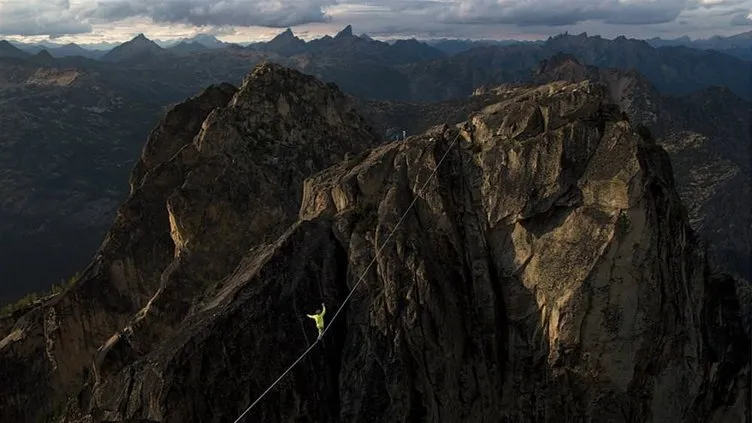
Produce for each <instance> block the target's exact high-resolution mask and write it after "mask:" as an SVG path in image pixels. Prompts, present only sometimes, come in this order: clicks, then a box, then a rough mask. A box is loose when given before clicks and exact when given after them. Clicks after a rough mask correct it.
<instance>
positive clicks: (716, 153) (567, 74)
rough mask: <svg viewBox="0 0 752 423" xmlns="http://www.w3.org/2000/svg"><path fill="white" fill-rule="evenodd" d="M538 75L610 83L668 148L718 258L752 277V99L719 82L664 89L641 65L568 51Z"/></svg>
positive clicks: (696, 220) (613, 93) (692, 212)
mask: <svg viewBox="0 0 752 423" xmlns="http://www.w3.org/2000/svg"><path fill="white" fill-rule="evenodd" d="M535 79H536V80H537V82H538V83H543V82H550V81H557V80H565V81H583V80H585V79H591V80H596V81H600V82H601V83H603V84H605V85H606V86H607V87H608V88H609V96H610V98H611V99H612V101H614V102H615V103H617V104H619V106H620V108H621V109H622V110H624V111H625V112H626V113H627V114H628V115H629V117H630V119H631V120H632V122H633V123H635V124H641V125H645V126H647V127H648V128H649V129H650V130H651V132H652V133H653V134H654V136H655V137H656V138H657V141H658V143H659V144H660V145H662V146H663V147H664V148H665V149H666V150H667V151H668V153H669V154H670V156H671V163H672V167H673V170H674V175H675V178H676V180H677V186H678V190H679V194H680V195H681V197H682V199H683V201H684V203H685V204H686V205H687V206H688V208H689V218H690V223H691V225H692V226H693V228H694V229H695V230H697V231H699V232H700V233H701V234H702V235H703V236H705V237H706V238H707V239H708V240H709V241H710V250H711V254H712V257H713V261H714V262H715V263H717V264H718V265H720V266H721V267H722V268H724V269H726V270H728V271H731V272H733V273H734V274H736V275H739V276H742V277H744V278H746V279H747V280H750V281H752V273H750V271H751V270H752V269H750V266H749V257H752V196H751V194H750V190H749V187H750V186H752V167H751V164H752V155H751V154H752V151H750V145H751V144H752V138H751V137H750V136H751V135H752V134H750V132H749V128H750V127H752V126H751V125H752V121H751V120H750V119H752V103H750V102H747V101H744V100H742V99H740V98H739V97H737V96H736V95H734V94H733V93H732V92H730V91H729V90H727V89H720V88H710V89H707V90H703V91H700V92H697V93H695V94H693V95H690V96H683V97H670V96H665V95H662V94H661V93H659V92H658V90H657V89H656V88H654V87H653V86H652V85H651V84H650V83H649V82H648V81H647V80H646V78H644V77H643V76H642V75H640V74H639V73H637V72H635V71H628V72H624V71H620V70H617V69H599V68H595V67H589V66H584V65H582V64H580V63H579V62H578V61H577V60H575V59H574V58H573V57H571V56H568V55H557V56H555V57H552V58H551V59H549V60H547V61H545V62H544V63H543V64H542V66H541V68H540V70H539V72H538V74H537V75H536V78H535Z"/></svg>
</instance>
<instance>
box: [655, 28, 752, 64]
mask: <svg viewBox="0 0 752 423" xmlns="http://www.w3.org/2000/svg"><path fill="white" fill-rule="evenodd" d="M646 41H647V42H648V43H650V45H652V46H654V47H667V46H684V47H691V48H696V49H701V50H717V51H720V52H722V53H726V54H730V55H732V56H736V57H739V58H741V59H744V60H752V31H747V32H743V33H741V34H736V35H732V36H730V37H721V36H714V37H710V38H707V39H700V40H692V39H690V38H689V37H687V36H684V37H679V38H673V39H662V38H650V39H648V40H646Z"/></svg>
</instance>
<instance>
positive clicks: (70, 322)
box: [0, 63, 749, 423]
mask: <svg viewBox="0 0 752 423" xmlns="http://www.w3.org/2000/svg"><path fill="white" fill-rule="evenodd" d="M484 95H485V96H487V98H488V99H489V101H490V103H488V104H486V105H483V106H481V107H478V108H477V109H475V110H473V112H472V113H471V114H470V115H469V116H468V119H467V120H466V121H465V122H463V123H461V124H459V125H448V124H444V125H438V126H435V127H433V128H431V129H429V130H427V131H426V132H424V133H421V134H415V135H413V136H411V137H410V138H408V139H407V140H404V141H397V142H392V143H388V144H384V145H376V140H375V139H374V137H372V136H371V134H370V131H369V128H368V127H367V125H365V124H364V121H363V119H362V118H361V117H360V116H359V115H358V114H357V113H356V112H355V110H354V109H353V107H352V104H351V103H350V101H349V99H348V98H347V97H346V96H345V95H343V94H342V93H341V92H340V91H339V90H338V89H337V88H336V87H334V86H332V85H330V84H324V83H322V82H320V81H318V80H316V79H315V78H313V77H311V76H308V75H304V74H302V73H300V72H297V71H293V70H290V69H287V68H284V67H281V66H279V65H276V64H273V63H262V64H260V65H258V66H257V67H256V68H255V69H254V70H253V72H251V73H250V74H249V75H248V76H247V77H246V78H245V79H244V80H243V83H242V85H241V86H240V87H239V88H236V87H233V86H231V85H229V84H223V85H220V86H213V87H210V88H208V89H207V90H205V91H204V92H202V93H200V94H199V95H197V96H196V97H193V98H191V99H188V100H186V101H185V102H183V103H181V104H179V105H176V106H175V107H173V108H172V109H171V110H170V111H169V112H168V113H167V115H166V116H165V118H164V119H163V120H162V121H161V122H160V123H159V125H157V127H156V128H155V129H154V130H153V131H152V133H151V134H150V135H149V138H148V140H147V143H146V146H145V147H144V151H143V153H142V157H141V159H140V161H139V164H138V165H137V166H136V169H134V172H133V176H132V178H131V181H132V187H133V188H132V192H131V194H130V196H129V198H128V199H127V200H126V202H125V204H123V206H122V207H121V208H120V210H119V212H118V216H117V218H116V220H115V223H114V225H113V228H112V229H111V231H110V233H109V234H108V236H107V239H106V240H105V242H104V243H103V245H102V248H101V249H100V252H99V254H98V256H97V258H96V259H95V260H94V262H93V263H92V264H91V265H90V266H89V268H87V270H86V271H85V272H84V274H83V275H82V276H81V279H80V280H79V282H78V283H77V284H75V285H74V286H73V287H72V288H71V289H70V290H68V291H67V292H65V293H63V294H61V295H58V296H56V297H54V298H52V299H50V300H46V302H45V303H44V304H42V305H40V306H36V307H35V308H34V309H33V310H31V311H28V312H25V313H24V315H23V316H21V317H19V318H17V319H16V320H15V321H14V322H12V323H8V322H5V321H0V323H1V324H0V330H2V332H0V372H2V373H0V377H2V379H3V380H4V381H5V383H3V384H0V415H2V416H7V418H8V419H9V421H21V420H23V419H24V418H29V417H33V418H35V419H36V418H39V419H41V418H43V417H45V416H48V415H50V414H52V413H53V412H56V413H57V414H56V415H57V416H60V420H61V421H62V422H65V423H83V422H91V421H102V422H104V421H152V422H153V421H161V422H169V423H172V422H185V423H194V422H196V423H197V422H205V421H232V420H233V419H235V418H236V417H237V416H238V415H239V414H240V413H241V412H242V411H243V410H244V409H245V408H246V407H247V405H248V404H249V402H250V401H252V400H253V399H255V398H256V397H257V396H258V395H259V394H260V393H261V392H263V391H264V390H265V389H266V388H267V387H268V386H269V385H270V384H271V383H272V382H273V381H274V380H275V379H276V378H277V377H278V376H279V375H281V374H282V372H284V371H285V370H286V368H287V366H288V365H289V364H290V363H291V362H293V361H294V360H296V359H298V358H299V357H300V354H301V353H302V352H303V351H305V349H306V348H307V347H308V345H310V343H311V342H313V341H314V339H315V336H316V335H315V330H314V329H313V327H312V326H310V325H307V324H306V323H310V322H307V321H303V319H305V316H304V315H305V314H306V313H310V312H311V311H312V310H315V309H316V308H317V307H319V306H320V304H321V303H322V302H323V303H325V304H326V305H327V308H328V309H331V310H333V311H334V310H337V309H338V307H339V306H343V307H344V308H343V309H342V310H343V312H342V313H341V314H339V315H338V320H336V321H334V323H333V325H332V329H331V330H330V331H329V332H328V333H327V335H326V337H325V338H324V339H323V340H322V341H321V343H320V344H319V345H316V346H315V348H313V349H312V350H311V352H310V354H309V355H308V356H307V357H306V358H305V359H304V360H300V361H299V365H298V366H297V367H296V368H295V369H294V370H293V371H292V372H290V374H289V375H288V377H287V379H285V381H284V383H281V384H279V385H278V386H277V387H276V391H275V394H274V395H275V396H273V397H269V398H272V400H267V401H263V402H261V403H259V405H258V406H257V407H256V408H255V409H254V410H253V412H252V413H250V414H249V415H248V416H247V419H248V421H296V420H300V419H311V418H314V419H315V420H316V421H319V422H323V423H327V422H337V421H365V420H369V421H370V420H373V421H387V420H390V421H411V422H429V421H431V422H432V421H448V422H478V421H514V422H522V423H533V422H540V421H550V420H551V419H552V418H553V417H552V416H556V417H555V418H556V421H560V422H563V423H573V422H579V421H583V420H587V421H614V422H623V423H626V422H628V421H629V422H631V421H640V422H643V421H651V420H652V421H686V420H687V419H689V421H691V422H698V423H699V422H708V421H716V422H722V421H738V419H739V416H741V415H742V413H743V412H744V398H747V395H748V394H749V387H748V386H746V385H744V383H743V381H744V380H746V377H747V375H748V372H749V350H748V345H749V339H748V335H747V334H746V333H745V332H744V329H743V327H742V326H741V324H740V318H739V315H740V313H742V312H743V311H740V309H741V307H742V305H740V302H739V298H738V296H737V294H736V288H735V285H734V284H735V281H734V280H733V279H731V278H728V277H724V276H714V275H712V274H711V272H710V271H709V269H708V267H707V264H706V261H705V257H704V256H703V252H702V249H701V248H700V247H699V245H698V242H697V240H696V239H695V236H694V233H693V232H692V230H691V229H690V228H689V225H688V223H687V219H686V212H685V211H684V208H683V206H682V204H681V201H680V200H679V198H678V195H677V193H676V191H675V187H674V182H673V178H672V174H671V166H670V164H669V161H668V158H667V155H666V153H665V152H664V151H663V150H661V149H660V148H659V147H658V146H657V145H656V144H655V143H653V142H652V141H651V139H650V138H649V137H648V136H647V135H648V134H644V133H643V134H641V133H637V131H636V130H635V128H634V127H633V126H632V124H631V123H630V122H629V121H628V120H627V119H625V118H624V116H623V114H622V113H621V111H620V110H619V108H618V107H616V106H615V105H614V104H613V102H611V101H610V99H609V87H608V86H606V85H604V84H600V83H596V82H593V81H581V82H565V81H555V82H552V83H548V84H544V85H535V86H533V85H525V86H522V85H520V86H511V85H509V86H504V87H500V88H498V89H495V90H489V93H487V94H484ZM348 152H353V153H355V154H353V155H349V154H347V153H348ZM386 240H390V241H389V243H386ZM372 264H373V265H372ZM351 294H352V295H351ZM345 301H347V302H345ZM332 314H333V313H332ZM328 315H329V314H328ZM14 318H15V317H14ZM269 398H267V399H269ZM321 398H327V399H329V400H328V401H322V400H321ZM60 410H62V411H60ZM61 414H62V416H61ZM735 419H736V420H735Z"/></svg>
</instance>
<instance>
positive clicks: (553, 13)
mask: <svg viewBox="0 0 752 423" xmlns="http://www.w3.org/2000/svg"><path fill="white" fill-rule="evenodd" d="M686 6H687V1H686V0H631V1H628V0H621V1H620V0H537V1H526V0H475V1H469V2H456V3H454V4H452V5H451V6H450V7H449V8H448V9H447V10H446V11H444V12H443V13H442V14H441V15H440V19H441V20H442V21H444V22H447V23H474V24H517V25H539V26H559V25H573V24H577V23H579V22H583V21H603V22H605V23H610V24H631V25H641V24H643V25H644V24H656V23H664V22H671V21H674V20H676V18H677V17H678V16H679V14H680V13H681V12H682V11H683V10H685V7H686Z"/></svg>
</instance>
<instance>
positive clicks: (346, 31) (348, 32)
mask: <svg viewBox="0 0 752 423" xmlns="http://www.w3.org/2000/svg"><path fill="white" fill-rule="evenodd" d="M352 36H353V29H352V25H347V26H346V27H344V28H343V29H342V30H341V31H340V32H338V33H337V35H335V36H334V38H335V39H341V38H350V37H352Z"/></svg>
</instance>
